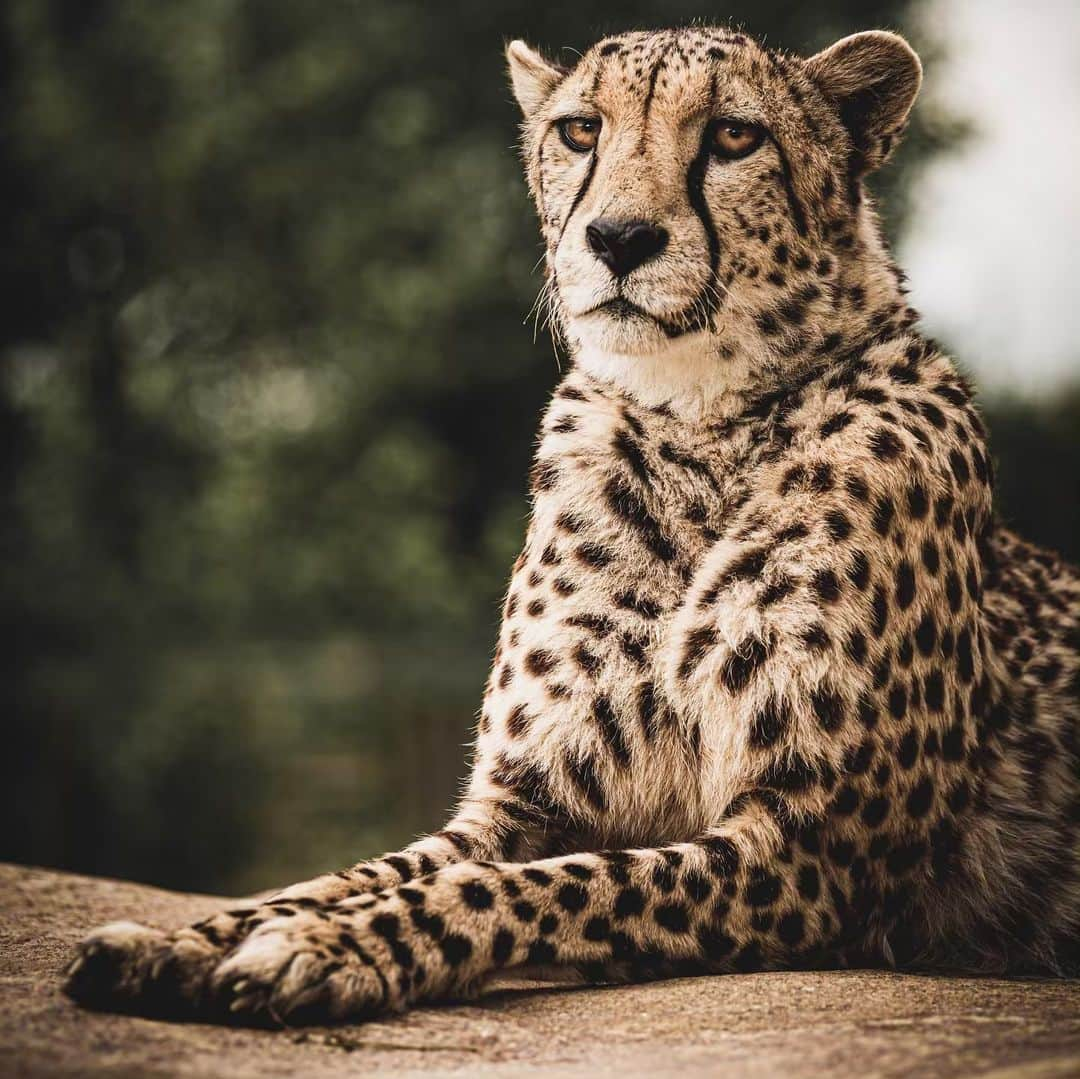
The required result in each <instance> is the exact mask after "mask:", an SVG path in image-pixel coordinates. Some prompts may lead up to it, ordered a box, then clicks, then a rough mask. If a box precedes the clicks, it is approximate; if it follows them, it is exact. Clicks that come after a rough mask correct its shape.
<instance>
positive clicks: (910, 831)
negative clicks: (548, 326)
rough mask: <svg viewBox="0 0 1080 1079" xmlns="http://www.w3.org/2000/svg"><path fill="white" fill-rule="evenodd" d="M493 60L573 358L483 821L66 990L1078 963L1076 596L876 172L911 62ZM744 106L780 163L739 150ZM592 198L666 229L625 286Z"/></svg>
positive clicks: (911, 82) (338, 998) (461, 820)
mask: <svg viewBox="0 0 1080 1079" xmlns="http://www.w3.org/2000/svg"><path fill="white" fill-rule="evenodd" d="M508 55H509V60H510V66H511V73H512V77H513V82H514V86H515V91H516V94H517V97H518V100H519V102H520V103H521V105H522V109H523V112H524V115H525V123H524V129H523V130H524V138H523V152H524V157H525V164H526V171H527V175H528V179H529V184H530V187H531V189H532V192H533V194H534V196H535V198H536V203H537V207H538V211H539V216H540V224H541V230H542V233H543V236H544V239H545V243H546V249H547V269H548V291H549V295H550V298H551V302H552V306H553V317H554V319H555V320H556V324H557V329H558V332H559V333H560V334H561V335H562V336H563V338H564V339H565V340H566V342H567V343H568V345H569V348H570V350H571V352H572V354H573V357H574V363H573V367H572V369H571V370H570V372H569V373H568V375H567V376H566V378H565V379H564V380H563V382H562V383H561V385H560V386H559V387H558V388H557V389H556V391H555V394H554V396H553V398H552V401H551V404H550V406H549V408H548V410H547V413H546V415H545V417H544V419H543V423H542V426H541V431H540V439H539V445H538V448H537V453H536V462H535V465H534V468H533V472H532V492H533V512H532V518H531V521H530V524H529V528H528V534H527V537H526V540H525V547H524V550H523V551H522V553H521V556H520V557H519V558H518V560H517V562H516V563H515V565H514V570H513V574H512V577H511V580H510V585H509V589H508V592H507V596H506V603H505V609H504V612H503V624H502V629H501V632H500V635H499V642H498V647H497V649H496V652H495V658H494V662H493V666H492V672H491V677H490V679H489V682H488V686H487V690H486V692H485V694H484V701H483V708H482V711H481V714H480V720H479V724H478V729H477V735H476V752H475V765H474V768H473V772H472V775H471V778H470V780H469V784H468V789H467V792H466V794H465V796H464V798H463V800H462V803H461V805H460V807H459V809H458V811H457V813H456V814H455V815H454V817H453V818H452V820H451V821H450V823H449V824H448V825H447V826H446V828H445V829H443V830H442V831H439V832H436V833H435V834H434V835H432V836H429V837H427V838H425V839H422V840H420V841H419V842H417V843H415V844H413V845H412V846H410V847H408V848H407V849H406V850H404V851H402V852H400V853H397V854H391V855H387V856H385V857H383V858H381V859H378V860H376V861H374V862H366V863H361V864H360V865H358V866H355V867H353V868H352V869H349V870H345V871H343V872H340V873H337V874H332V875H329V876H325V877H320V878H318V879H317V880H315V881H310V882H307V883H305V884H300V885H296V886H294V887H293V888H290V889H288V890H286V891H285V892H282V893H281V894H279V895H278V896H276V897H274V898H273V899H271V900H269V901H268V902H266V903H262V904H253V905H251V906H248V907H244V908H242V909H238V910H233V911H229V912H227V913H224V914H220V915H218V916H215V917H213V918H211V919H209V920H207V921H206V922H203V923H200V924H199V925H196V926H193V927H190V928H188V929H185V930H181V931H179V932H175V933H165V932H161V931H158V930H152V929H146V928H142V927H139V926H134V925H131V924H125V923H121V924H119V925H115V926H108V927H105V928H104V929H101V930H99V931H97V932H96V933H94V934H92V935H91V936H90V937H89V938H88V939H87V940H86V941H85V942H84V943H83V944H82V945H81V947H80V950H79V953H78V955H77V957H76V959H75V961H74V963H73V965H72V968H71V972H70V978H69V983H68V990H69V992H70V993H71V994H72V995H73V996H75V997H76V998H77V999H79V1000H82V1001H84V1002H87V1003H91V1004H98V1005H103V1006H108V1007H126V1008H132V1009H136V1010H141V1011H148V1012H153V1013H158V1014H160V1013H168V1014H182V1015H199V1016H211V1017H213V1016H219V1015H222V1016H223V1015H228V1014H232V1015H236V1016H240V1017H271V1018H274V1019H282V1020H284V1019H288V1020H289V1021H298V1020H302V1019H326V1018H356V1017H363V1016H369V1015H375V1014H379V1013H382V1012H386V1011H394V1010H400V1009H402V1008H405V1007H407V1006H409V1005H411V1004H413V1003H416V1002H418V1001H422V1000H429V999H437V998H444V997H447V996H450V995H459V994H462V993H467V992H469V991H471V990H473V989H474V988H475V987H477V986H479V985H481V984H482V983H483V982H484V980H485V979H487V978H489V977H490V976H491V975H492V974H493V973H495V972H498V971H500V970H505V969H509V968H519V967H529V968H535V967H545V968H550V967H552V966H559V967H563V968H569V969H572V970H574V971H577V972H579V973H581V974H583V975H584V976H586V977H588V978H590V979H593V980H599V981H617V980H623V979H627V978H645V977H659V976H664V975H675V974H691V973H721V972H732V971H753V970H762V969H782V968H791V967H802V966H807V965H838V964H853V963H888V964H894V965H904V966H930V965H946V966H952V967H963V968H969V969H970V968H973V969H997V970H1006V971H1010V972H1040V973H1050V974H1065V973H1069V972H1070V971H1075V970H1076V967H1077V960H1078V952H1077V940H1078V924H1080V881H1078V877H1077V870H1078V846H1077V821H1078V809H1080V799H1078V793H1080V792H1078V759H1077V721H1078V713H1080V578H1078V577H1077V574H1076V571H1075V570H1073V569H1071V568H1070V567H1068V566H1066V565H1065V564H1063V563H1062V562H1061V561H1060V560H1059V559H1058V558H1057V557H1056V556H1055V555H1053V554H1050V553H1048V552H1046V551H1043V550H1040V549H1038V548H1036V547H1033V546H1031V545H1030V544H1027V543H1025V542H1024V541H1022V540H1020V539H1018V538H1017V537H1015V536H1014V535H1012V534H1011V533H1010V532H1008V531H1006V530H1005V529H1003V528H1002V527H1000V525H998V524H997V523H996V521H995V519H994V515H993V510H992V486H993V480H992V464H991V457H990V453H989V451H988V448H987V442H986V432H985V430H984V428H983V424H982V421H981V419H980V417H979V414H978V411H977V410H976V408H975V406H974V404H973V403H972V398H971V391H970V389H969V387H968V385H967V384H966V383H965V381H964V380H963V378H961V377H960V375H958V373H957V371H956V369H955V368H954V367H953V365H952V363H951V362H950V361H949V360H948V359H947V358H946V357H945V356H943V355H942V354H941V352H940V351H939V349H938V348H937V347H936V346H935V345H934V344H933V343H932V342H930V341H928V340H926V339H925V338H923V337H922V336H920V334H919V333H918V330H917V328H916V321H917V316H916V314H915V313H914V312H913V311H912V310H911V308H910V307H909V306H908V305H907V303H906V302H905V299H904V292H903V287H902V277H901V274H900V272H899V271H898V270H897V269H896V267H895V266H894V265H893V263H892V262H891V260H890V258H889V256H888V254H887V251H886V249H885V246H884V244H883V242H882V240H881V238H880V235H879V232H878V227H877V222H876V218H875V215H874V211H873V208H872V206H871V205H870V203H869V201H868V199H867V197H866V195H865V193H864V191H863V187H862V179H863V177H864V175H865V174H866V173H867V172H869V171H870V170H872V169H873V168H876V167H877V166H878V165H880V164H881V163H882V162H883V161H884V160H885V159H886V158H887V157H888V155H889V153H890V152H891V150H892V148H893V147H894V146H895V143H896V140H897V138H898V136H899V135H900V133H901V131H902V129H903V125H904V122H905V120H906V117H907V114H908V110H909V108H910V106H911V104H912V102H913V100H914V97H915V94H916V92H917V89H918V85H919V81H920V77H921V73H920V68H919V64H918V60H917V58H916V57H915V56H914V54H913V53H912V52H911V50H910V49H909V48H908V47H907V45H906V44H905V43H904V42H903V41H902V39H900V38H898V37H896V36H895V35H891V34H883V33H871V34H863V35H856V36H855V37H853V38H848V39H845V40H844V41H842V42H839V43H838V44H837V45H834V46H833V47H832V48H830V49H828V50H826V51H825V52H824V53H821V54H819V55H818V56H815V57H812V58H810V59H809V60H803V59H800V58H798V57H794V56H787V55H782V54H779V53H776V52H773V51H771V50H768V49H766V48H764V47H762V46H761V45H759V44H757V43H755V42H753V41H752V40H750V39H749V38H748V37H746V36H744V35H743V34H740V33H736V32H732V31H729V30H710V29H692V30H679V31H670V32H664V33H636V34H625V35H620V36H617V37H613V38H608V39H605V40H604V41H602V42H600V43H599V44H597V45H596V46H595V47H594V48H592V49H591V50H590V51H589V52H587V53H586V54H585V55H584V56H583V57H582V59H581V60H580V62H579V63H578V64H577V65H576V66H575V67H574V68H573V69H572V70H564V69H561V68H558V67H555V66H553V65H551V64H549V63H548V62H547V61H545V60H544V59H543V58H542V57H540V56H539V55H538V54H537V53H535V52H533V51H532V50H530V49H528V48H527V47H526V46H524V45H523V44H521V43H520V42H515V43H513V44H512V45H511V46H510V48H509V50H508ZM568 116H589V117H597V118H600V120H601V121H602V125H603V126H602V130H601V133H600V137H599V140H598V141H597V144H596V146H595V147H594V148H592V149H589V150H588V151H587V152H580V151H578V150H574V149H573V148H572V147H571V146H569V145H567V144H566V143H565V142H564V141H563V140H562V139H561V137H560V135H559V132H558V121H559V120H560V119H562V118H565V117H568ZM725 118H726V119H730V120H736V121H740V122H743V123H755V124H759V125H761V126H762V128H763V129H764V130H765V137H764V140H763V141H762V143H761V146H760V148H758V149H757V150H756V151H755V152H753V153H752V154H750V155H749V156H747V157H745V158H741V159H738V160H720V159H717V158H716V157H715V156H714V155H713V154H712V152H711V149H710V138H711V132H712V131H713V129H714V125H715V123H716V122H717V121H718V120H720V119H725ZM604 215H606V216H607V217H608V218H611V217H612V216H614V217H615V218H617V219H620V220H644V221H646V222H649V223H651V224H652V225H659V226H662V228H663V229H664V230H665V233H666V236H667V242H666V245H665V246H664V247H663V249H662V250H660V251H659V252H658V253H656V254H655V257H651V258H649V259H648V260H646V261H644V262H642V263H641V264H640V265H638V266H637V267H636V268H634V269H632V270H631V271H630V272H628V273H625V274H623V275H621V276H615V275H613V273H612V272H611V271H610V270H609V268H608V266H607V265H606V264H605V263H604V262H603V261H602V260H601V259H599V258H598V257H596V255H595V252H594V250H592V249H590V246H589V239H588V233H587V231H586V228H587V226H588V225H589V224H590V223H591V222H595V221H596V220H598V219H599V218H600V217H601V216H604Z"/></svg>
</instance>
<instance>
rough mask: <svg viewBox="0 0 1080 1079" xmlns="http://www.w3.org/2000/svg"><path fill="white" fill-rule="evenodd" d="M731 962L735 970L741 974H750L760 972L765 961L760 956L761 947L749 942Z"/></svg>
mask: <svg viewBox="0 0 1080 1079" xmlns="http://www.w3.org/2000/svg"><path fill="white" fill-rule="evenodd" d="M733 962H734V964H735V969H736V970H737V971H739V972H740V973H741V974H752V973H753V972H754V971H756V970H761V969H762V967H763V966H764V965H765V960H764V958H763V956H762V954H761V946H760V945H759V944H758V943H757V941H754V940H752V941H750V943H749V944H747V945H745V946H744V947H743V948H742V950H741V951H740V952H739V953H738V954H737V955H736V956H735V959H734V960H733Z"/></svg>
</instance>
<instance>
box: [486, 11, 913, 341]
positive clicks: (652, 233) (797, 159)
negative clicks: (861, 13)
mask: <svg viewBox="0 0 1080 1079" xmlns="http://www.w3.org/2000/svg"><path fill="white" fill-rule="evenodd" d="M507 58H508V61H509V66H510V76H511V81H512V84H513V88H514V94H515V96H516V98H517V101H518V103H519V105H520V107H521V110H522V112H523V114H524V123H523V135H524V137H523V154H524V158H525V162H526V170H527V174H528V180H529V186H530V189H531V191H532V194H533V197H534V199H535V201H536V205H537V208H538V211H539V216H540V222H541V229H542V232H543V236H544V241H545V245H546V252H547V254H546V264H547V288H548V290H549V292H550V296H551V300H552V304H553V308H554V314H555V317H556V322H557V325H558V328H559V329H560V330H561V331H562V333H563V334H564V335H565V337H566V338H567V339H568V341H569V343H570V345H571V348H572V349H573V350H574V351H575V352H577V353H579V354H580V353H581V352H582V351H591V352H594V353H603V354H605V355H608V356H617V357H619V358H620V359H621V360H622V361H624V362H633V361H634V360H635V359H641V358H642V357H656V356H663V355H668V356H675V355H678V354H679V352H680V350H681V351H683V352H685V349H686V343H687V342H688V341H692V342H694V348H695V350H696V351H698V352H701V351H703V350H702V347H701V346H702V345H703V344H704V345H706V346H707V345H709V344H710V343H711V344H712V345H713V346H715V347H714V349H713V353H714V355H715V353H716V352H719V353H720V354H721V355H723V354H724V350H725V348H727V349H730V345H725V344H724V338H725V334H726V335H727V338H728V339H729V340H730V338H731V333H732V330H733V328H734V329H735V330H736V332H737V333H738V334H739V335H740V339H742V338H743V337H744V336H745V329H746V326H752V327H753V328H754V329H755V332H757V333H759V334H764V335H765V337H769V335H770V331H771V332H772V334H771V335H772V337H773V338H774V340H773V342H772V343H773V344H775V345H776V347H777V348H779V349H781V350H783V349H787V350H788V352H789V354H790V352H792V351H793V350H794V349H796V348H800V347H805V346H806V345H807V344H808V337H810V336H812V335H813V334H814V333H815V332H819V333H820V334H821V335H824V333H825V330H824V328H823V327H821V328H817V324H816V322H815V319H814V317H813V315H814V313H815V311H816V310H818V309H819V308H820V309H821V310H822V311H824V310H825V309H826V308H827V307H828V306H829V305H830V304H831V305H832V307H833V309H835V308H836V306H838V301H837V292H838V289H837V287H836V281H837V277H838V272H839V269H838V268H839V265H840V264H842V263H843V262H844V261H845V259H846V258H848V257H849V256H850V255H851V254H852V252H856V253H857V252H859V251H860V250H861V249H862V248H863V247H864V244H863V241H862V239H861V237H860V219H861V215H862V214H863V212H864V211H863V203H864V202H865V200H864V199H863V197H862V190H861V180H862V177H863V176H865V175H866V174H867V173H868V172H869V171H871V170H872V169H874V168H876V167H877V166H878V165H880V164H881V163H882V162H883V161H884V160H885V158H886V157H887V156H888V155H889V153H890V152H891V150H892V148H893V146H894V145H895V143H896V140H897V136H898V135H899V134H900V132H901V131H902V129H903V127H904V125H905V122H906V118H907V115H908V112H909V110H910V108H911V105H912V103H913V102H914V99H915V95H916V93H917V92H918V88H919V84H920V81H921V78H922V69H921V65H920V63H919V59H918V57H917V56H916V55H915V53H914V52H913V51H912V50H911V48H910V47H909V46H908V44H907V43H906V42H905V41H904V40H903V39H902V38H901V37H898V36H897V35H896V34H891V33H885V32H876V31H875V32H868V33H862V34H856V35H854V36H852V37H848V38H844V39H843V40H842V41H839V42H837V43H836V44H835V45H833V46H831V47H830V48H828V49H826V50H825V51H823V52H821V53H818V54H817V55H816V56H813V57H811V58H809V59H801V58H799V57H793V56H786V55H780V54H778V53H775V52H773V51H771V50H768V49H766V48H764V47H762V46H760V45H758V44H757V43H755V42H754V41H753V40H751V39H750V38H749V37H747V36H745V35H743V34H741V33H737V32H733V31H730V30H721V29H706V28H693V29H684V30H673V31H665V32H658V33H653V32H641V33H628V34H623V35H619V36H616V37H612V38H608V39H605V40H603V41H601V42H599V43H598V44H596V45H594V46H593V47H592V48H591V49H590V50H589V51H588V52H586V53H585V54H584V55H583V56H582V57H581V59H580V61H579V62H578V63H577V64H576V65H575V66H574V67H573V68H572V69H568V68H564V67H560V66H557V65H556V64H553V63H551V62H549V61H548V60H546V59H544V58H543V57H542V56H541V55H540V54H539V53H537V52H536V51H534V50H533V49H531V48H530V47H529V46H527V45H526V44H525V43H524V42H521V41H513V42H511V44H510V45H509V46H508V48H507ZM784 310H786V311H787V316H788V317H786V318H785V317H782V314H783V312H784ZM777 312H779V313H777ZM704 351H706V352H707V351H709V349H708V348H706V349H704Z"/></svg>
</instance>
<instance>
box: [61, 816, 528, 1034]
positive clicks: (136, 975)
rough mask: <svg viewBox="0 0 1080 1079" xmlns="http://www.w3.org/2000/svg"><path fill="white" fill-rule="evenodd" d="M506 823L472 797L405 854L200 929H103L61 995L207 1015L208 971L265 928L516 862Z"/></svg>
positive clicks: (92, 937)
mask: <svg viewBox="0 0 1080 1079" xmlns="http://www.w3.org/2000/svg"><path fill="white" fill-rule="evenodd" d="M507 823H508V822H507V820H506V819H505V815H504V813H503V806H502V805H501V804H500V803H499V802H498V801H497V800H489V799H483V798H475V799H469V800H466V801H465V803H464V804H463V805H462V806H461V808H460V809H459V811H458V813H457V814H456V815H455V816H454V818H453V819H452V820H451V821H450V823H449V824H448V825H447V826H446V827H445V828H444V829H442V830H441V831H439V832H436V833H434V834H433V835H430V836H425V837H424V838H423V839H420V840H418V841H417V842H416V843H413V844H411V845H410V846H409V847H406V848H405V849H404V850H402V851H399V852H396V853H392V854H386V855H384V856H383V857H381V858H378V859H375V860H373V861H369V862H361V863H359V864H358V865H355V866H353V867H352V868H350V869H344V870H341V871H339V872H337V873H327V874H324V875H323V876H320V877H315V878H314V879H312V880H308V881H303V882H301V883H299V884H294V885H292V886H290V887H288V888H285V889H284V890H283V891H280V892H277V893H275V894H274V895H273V896H271V897H270V898H269V899H266V900H262V901H257V902H254V903H251V904H247V905H244V906H241V907H237V908H233V909H230V910H227V911H222V912H221V913H219V914H215V915H212V916H211V917H209V918H206V919H204V920H203V921H201V922H197V923H196V924H195V925H191V926H186V927H184V928H183V929H179V930H175V931H171V932H166V931H163V930H161V929H155V928H151V927H149V926H145V925H139V924H137V923H135V922H114V923H112V924H110V925H105V926H101V927H100V928H98V929H95V930H94V931H93V932H91V933H90V934H89V935H88V936H87V937H86V938H84V939H83V941H82V942H81V943H80V944H79V945H78V948H77V951H76V955H75V958H74V959H73V960H72V962H71V964H70V966H69V967H68V970H67V980H66V983H65V986H64V991H65V992H66V993H67V995H68V996H70V997H71V998H72V999H73V1000H75V1001H77V1002H78V1003H80V1004H83V1005H85V1006H87V1007H91V1008H100V1009H103V1010H112V1011H125V1012H134V1013H138V1014H143V1015H155V1016H162V1017H169V1018H175V1019H194V1018H199V1017H206V1016H208V1015H211V1014H213V1013H214V1012H215V1010H216V1009H215V1005H214V1001H213V999H212V994H211V993H210V991H209V982H210V975H211V974H212V972H213V971H214V969H215V968H216V967H217V965H218V964H219V963H221V962H222V960H224V958H225V957H226V956H227V955H229V954H230V953H231V952H232V951H233V950H234V949H235V948H236V947H238V946H239V945H240V944H241V943H242V942H243V941H244V940H245V939H246V938H247V936H248V935H249V934H250V933H251V932H252V931H253V930H255V929H257V928H258V927H259V926H260V925H262V924H263V923H264V922H266V921H269V920H270V919H271V918H283V917H293V916H295V915H296V914H297V913H299V912H300V911H302V910H305V909H309V908H315V907H319V906H322V905H323V904H327V903H334V902H337V901H339V900H342V899H347V898H350V897H353V896H358V895H362V894H364V893H370V892H379V891H382V890H383V889H385V888H391V887H395V886H397V885H399V884H405V883H407V882H408V881H410V880H412V879H413V878H415V877H424V876H427V875H428V874H429V873H433V872H435V871H436V870H437V869H441V868H443V867H445V866H447V865H451V864H453V863H455V862H460V861H463V860H466V859H471V860H476V859H479V860H484V859H498V860H507V859H510V860H512V859H513V858H514V857H515V856H517V852H516V850H514V849H512V848H514V847H515V845H516V844H518V843H520V841H521V839H522V838H523V837H522V834H521V830H520V824H518V826H517V827H516V828H514V829H511V828H508V827H507ZM526 846H527V844H526Z"/></svg>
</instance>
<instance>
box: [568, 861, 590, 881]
mask: <svg viewBox="0 0 1080 1079" xmlns="http://www.w3.org/2000/svg"><path fill="white" fill-rule="evenodd" d="M562 868H563V872H564V873H565V874H566V875H567V876H569V877H574V878H575V880H592V879H593V877H594V876H595V873H594V872H593V869H592V867H591V866H587V865H585V864H584V863H583V862H565V863H564V864H563V867H562Z"/></svg>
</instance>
